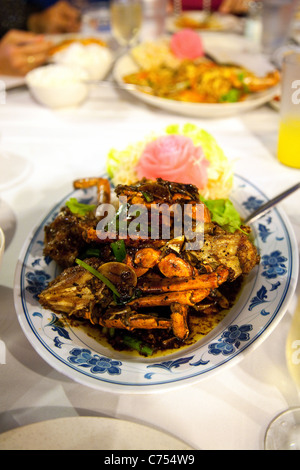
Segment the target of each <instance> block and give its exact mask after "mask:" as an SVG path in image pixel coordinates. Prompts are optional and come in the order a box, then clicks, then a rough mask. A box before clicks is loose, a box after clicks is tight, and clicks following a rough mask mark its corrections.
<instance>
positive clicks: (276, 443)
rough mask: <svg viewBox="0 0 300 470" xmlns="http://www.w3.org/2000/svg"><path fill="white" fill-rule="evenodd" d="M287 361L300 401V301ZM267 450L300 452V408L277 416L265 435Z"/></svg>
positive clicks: (290, 336)
mask: <svg viewBox="0 0 300 470" xmlns="http://www.w3.org/2000/svg"><path fill="white" fill-rule="evenodd" d="M286 359H287V364H288V368H289V372H290V375H291V377H292V379H293V380H294V382H295V385H296V387H297V391H298V397H299V399H300V301H299V302H298V305H297V307H296V311H295V313H294V316H293V319H292V324H291V328H290V331H289V334H288V338H287V342H286ZM265 449H266V450H300V406H297V407H291V408H289V409H287V410H286V411H284V412H282V413H280V414H279V415H278V416H276V417H275V418H274V419H273V421H272V422H271V423H270V424H269V426H268V429H267V431H266V435H265Z"/></svg>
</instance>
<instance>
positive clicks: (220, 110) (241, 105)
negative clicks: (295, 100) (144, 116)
mask: <svg viewBox="0 0 300 470" xmlns="http://www.w3.org/2000/svg"><path fill="white" fill-rule="evenodd" d="M138 70H139V67H138V66H137V64H136V63H135V62H134V60H133V59H132V58H131V56H130V54H125V55H123V56H122V57H120V59H118V60H117V61H116V63H115V66H114V71H113V76H114V79H115V81H116V82H117V83H118V84H119V85H121V86H122V85H124V80H123V77H124V76H125V75H127V74H130V73H135V72H137V71H138ZM128 92H129V93H131V94H132V95H133V96H135V97H136V98H138V99H139V100H142V101H144V102H145V103H147V104H149V105H151V106H155V107H157V108H161V109H164V110H166V111H170V112H172V113H176V114H180V115H184V116H193V117H207V118H221V117H226V116H232V115H235V114H239V113H243V112H247V111H249V110H252V109H255V108H257V107H259V106H262V105H264V104H266V103H268V102H269V101H271V100H272V99H273V98H274V96H276V94H277V92H278V87H277V86H275V87H272V88H270V89H268V90H266V91H263V92H261V93H254V94H253V95H251V96H249V98H247V99H246V100H245V101H240V102H237V103H186V102H181V101H175V100H170V99H166V98H160V97H157V96H152V95H149V94H147V93H143V92H141V91H139V90H128Z"/></svg>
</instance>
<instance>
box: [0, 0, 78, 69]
mask: <svg viewBox="0 0 300 470" xmlns="http://www.w3.org/2000/svg"><path fill="white" fill-rule="evenodd" d="M79 29H80V12H79V10H77V9H76V8H74V7H73V6H72V5H70V4H69V3H68V2H66V1H56V2H54V4H52V5H50V6H47V7H46V6H43V5H41V4H39V1H38V0H37V1H34V0H1V2H0V75H13V76H24V75H26V73H28V72H29V71H30V70H32V69H33V68H35V67H37V66H40V65H42V64H44V63H46V61H47V59H48V52H49V49H50V47H51V46H52V43H51V41H50V40H49V39H47V38H45V37H44V34H55V33H74V32H78V31H79Z"/></svg>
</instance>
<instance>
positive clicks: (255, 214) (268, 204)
mask: <svg viewBox="0 0 300 470" xmlns="http://www.w3.org/2000/svg"><path fill="white" fill-rule="evenodd" d="M299 188H300V183H297V184H295V185H294V186H292V187H291V188H289V189H287V190H286V191H284V192H283V193H281V194H278V196H276V197H274V198H273V199H270V201H268V202H266V203H265V204H263V205H262V206H260V207H259V208H258V209H257V210H256V211H254V212H252V214H250V215H249V216H248V217H247V218H246V219H245V220H244V223H245V224H247V225H248V224H250V223H252V222H254V221H255V220H257V219H259V218H260V217H262V216H263V215H264V214H265V213H266V212H268V210H269V209H271V207H273V206H275V205H276V204H278V203H279V202H281V201H282V200H283V199H285V198H286V197H288V196H289V195H290V194H292V193H294V192H295V191H297V189H299Z"/></svg>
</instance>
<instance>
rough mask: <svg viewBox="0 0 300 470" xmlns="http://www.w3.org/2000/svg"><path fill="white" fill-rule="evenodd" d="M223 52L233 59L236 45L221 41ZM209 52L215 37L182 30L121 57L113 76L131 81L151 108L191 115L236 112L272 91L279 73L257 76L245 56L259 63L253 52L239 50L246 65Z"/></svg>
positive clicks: (266, 97)
mask: <svg viewBox="0 0 300 470" xmlns="http://www.w3.org/2000/svg"><path fill="white" fill-rule="evenodd" d="M230 44H232V41H231V43H230ZM242 48H243V44H242ZM224 50H225V52H226V51H227V55H226V60H228V57H229V58H230V57H237V50H236V48H235V49H227V47H225V46H223V45H222V51H221V52H222V56H224ZM207 52H209V56H212V55H213V53H215V54H217V49H216V48H215V40H214V38H213V37H211V39H209V37H206V38H205V39H202V37H200V36H199V35H198V34H197V33H195V32H194V31H191V30H182V31H180V32H179V33H175V34H174V35H173V36H172V37H171V38H161V39H159V40H157V41H155V42H145V43H142V44H140V45H138V46H136V47H135V48H133V49H132V50H131V52H130V53H127V54H125V55H123V56H122V57H121V58H119V59H118V60H117V62H116V64H115V67H114V72H113V73H114V79H115V80H116V82H117V83H118V84H119V85H120V86H122V85H124V83H127V84H132V85H134V87H136V88H134V89H130V90H129V92H130V93H132V94H133V95H134V96H136V97H137V98H138V99H140V100H142V101H144V102H146V103H148V104H150V105H152V106H156V107H159V108H161V109H165V110H168V111H171V112H174V113H177V114H181V115H187V116H194V117H221V116H229V115H234V114H237V113H241V112H245V111H248V110H250V109H253V108H256V107H258V106H261V105H263V104H265V103H267V102H268V101H270V100H271V99H272V98H273V97H274V96H275V95H276V93H277V88H278V83H279V80H280V77H279V73H278V72H277V71H276V70H274V67H272V69H270V70H269V71H267V72H266V73H265V71H263V76H259V75H258V74H257V73H255V72H253V71H252V70H250V69H247V68H246V67H245V62H246V63H247V57H248V63H249V65H250V62H251V64H253V63H257V60H255V57H254V55H253V54H252V53H249V52H248V53H247V52H245V51H244V52H243V53H242V54H241V50H240V51H239V52H240V56H242V57H243V61H244V63H243V64H232V65H231V64H220V63H216V62H215V61H214V60H211V59H210V58H208V57H207V55H206V53H207ZM263 64H264V67H265V66H266V62H265V61H264V63H263Z"/></svg>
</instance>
